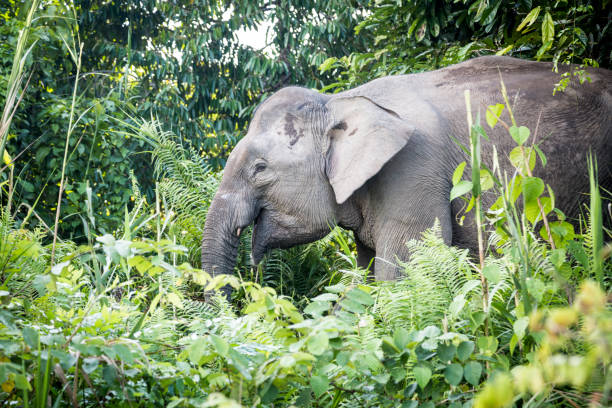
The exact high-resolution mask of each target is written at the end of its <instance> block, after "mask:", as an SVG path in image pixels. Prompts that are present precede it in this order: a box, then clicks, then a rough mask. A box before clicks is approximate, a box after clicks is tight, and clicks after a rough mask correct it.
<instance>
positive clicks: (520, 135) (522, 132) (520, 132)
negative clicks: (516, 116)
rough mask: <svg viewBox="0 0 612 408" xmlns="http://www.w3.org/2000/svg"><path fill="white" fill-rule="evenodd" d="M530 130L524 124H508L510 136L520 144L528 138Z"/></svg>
mask: <svg viewBox="0 0 612 408" xmlns="http://www.w3.org/2000/svg"><path fill="white" fill-rule="evenodd" d="M530 133H531V132H530V131H529V129H528V128H526V127H525V126H520V127H516V126H510V136H512V139H514V141H515V142H516V144H517V145H519V146H522V145H523V144H524V143H525V142H526V141H527V139H529V135H530Z"/></svg>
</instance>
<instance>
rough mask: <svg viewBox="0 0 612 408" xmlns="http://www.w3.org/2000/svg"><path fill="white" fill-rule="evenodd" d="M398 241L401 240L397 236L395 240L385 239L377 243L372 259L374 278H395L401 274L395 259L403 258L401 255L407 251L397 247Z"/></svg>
mask: <svg viewBox="0 0 612 408" xmlns="http://www.w3.org/2000/svg"><path fill="white" fill-rule="evenodd" d="M398 242H401V241H400V240H399V237H398V241H396V242H393V241H391V240H386V242H381V243H379V244H378V245H377V247H376V258H375V261H374V271H375V272H374V276H376V280H378V281H390V280H396V279H398V278H399V277H400V276H401V275H402V268H401V267H400V266H399V265H398V264H397V261H398V259H399V260H404V258H405V256H403V255H404V252H407V251H406V250H402V249H401V248H399V245H397V243H398ZM404 247H405V245H404Z"/></svg>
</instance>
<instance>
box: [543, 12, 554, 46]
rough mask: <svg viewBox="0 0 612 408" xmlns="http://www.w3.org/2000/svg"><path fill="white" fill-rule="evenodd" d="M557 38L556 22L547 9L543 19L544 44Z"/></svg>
mask: <svg viewBox="0 0 612 408" xmlns="http://www.w3.org/2000/svg"><path fill="white" fill-rule="evenodd" d="M554 38H555V23H554V22H553V19H552V16H551V15H550V13H549V12H548V11H547V12H546V14H545V15H544V20H542V44H546V43H547V42H549V41H552V40H553V39H554Z"/></svg>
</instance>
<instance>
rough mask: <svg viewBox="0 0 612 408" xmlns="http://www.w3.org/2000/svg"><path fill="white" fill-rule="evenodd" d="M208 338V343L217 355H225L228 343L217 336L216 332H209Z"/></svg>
mask: <svg viewBox="0 0 612 408" xmlns="http://www.w3.org/2000/svg"><path fill="white" fill-rule="evenodd" d="M208 339H209V341H210V344H211V345H212V346H213V347H214V348H215V351H216V352H217V354H218V355H220V356H222V357H227V352H228V351H229V344H227V342H226V341H225V340H224V339H222V338H221V337H219V336H217V335H216V334H209V335H208Z"/></svg>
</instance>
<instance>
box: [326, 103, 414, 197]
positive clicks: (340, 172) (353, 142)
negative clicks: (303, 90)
mask: <svg viewBox="0 0 612 408" xmlns="http://www.w3.org/2000/svg"><path fill="white" fill-rule="evenodd" d="M325 106H326V108H327V110H328V114H329V115H330V118H331V121H330V122H329V126H328V128H327V130H326V132H325V133H326V138H325V144H326V146H325V148H326V150H327V162H326V173H327V177H328V178H329V181H330V183H331V185H332V188H333V189H334V193H335V195H336V201H337V202H338V203H339V204H341V203H343V202H344V201H346V200H347V199H348V198H349V197H350V196H351V194H353V192H354V191H355V190H357V189H358V188H359V187H361V186H362V185H363V184H364V183H365V182H366V181H368V180H369V179H370V178H371V177H373V176H374V175H376V173H378V172H379V171H380V169H381V168H382V167H383V166H384V165H385V163H387V162H388V161H389V160H391V158H392V157H393V156H395V154H396V153H398V152H399V151H400V150H401V149H402V148H403V147H404V146H405V145H406V143H407V142H408V139H410V136H412V134H413V132H414V127H412V126H409V125H408V124H407V123H405V122H404V121H403V120H402V119H401V118H400V117H399V115H398V114H397V113H395V112H393V111H392V110H389V109H386V108H384V107H382V106H380V105H378V104H377V103H376V102H374V101H372V100H371V99H369V98H366V97H363V96H354V97H346V98H337V99H332V100H331V101H329V102H328V103H327V104H326V105H325Z"/></svg>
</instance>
